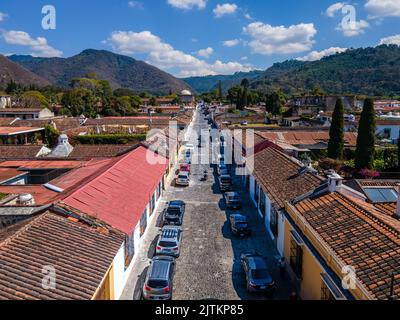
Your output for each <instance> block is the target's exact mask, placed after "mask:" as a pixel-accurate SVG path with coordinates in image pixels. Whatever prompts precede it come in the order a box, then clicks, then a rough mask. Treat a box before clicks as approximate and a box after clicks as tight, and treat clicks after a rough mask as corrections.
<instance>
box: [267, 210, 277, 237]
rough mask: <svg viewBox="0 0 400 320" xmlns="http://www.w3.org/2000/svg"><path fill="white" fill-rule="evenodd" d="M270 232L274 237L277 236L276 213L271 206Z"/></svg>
mask: <svg viewBox="0 0 400 320" xmlns="http://www.w3.org/2000/svg"><path fill="white" fill-rule="evenodd" d="M269 227H270V229H271V232H272V233H273V235H274V236H275V237H277V236H278V211H277V210H276V209H275V208H274V206H271V220H270V225H269Z"/></svg>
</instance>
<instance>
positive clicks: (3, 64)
mask: <svg viewBox="0 0 400 320" xmlns="http://www.w3.org/2000/svg"><path fill="white" fill-rule="evenodd" d="M12 80H14V81H16V82H18V83H20V84H22V85H24V86H29V85H31V84H36V85H39V86H46V85H49V84H50V82H48V81H47V80H45V79H43V78H41V77H40V76H38V75H36V74H34V73H33V72H31V71H29V70H27V69H25V68H24V67H22V66H20V65H19V64H17V63H15V62H12V61H11V60H9V59H7V58H6V57H4V56H2V55H0V87H5V86H6V85H7V84H8V83H9V82H10V81H12Z"/></svg>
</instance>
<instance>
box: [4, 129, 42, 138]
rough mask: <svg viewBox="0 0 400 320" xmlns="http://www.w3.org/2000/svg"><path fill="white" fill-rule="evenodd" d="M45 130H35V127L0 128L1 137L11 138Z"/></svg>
mask: <svg viewBox="0 0 400 320" xmlns="http://www.w3.org/2000/svg"><path fill="white" fill-rule="evenodd" d="M42 130H43V128H34V127H0V135H1V136H11V135H16V134H21V133H28V132H35V131H42Z"/></svg>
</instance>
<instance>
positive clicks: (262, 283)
mask: <svg viewBox="0 0 400 320" xmlns="http://www.w3.org/2000/svg"><path fill="white" fill-rule="evenodd" d="M240 262H241V264H242V267H243V270H244V272H245V274H246V282H247V291H248V292H264V293H271V294H272V293H273V292H274V290H275V282H274V280H273V279H272V277H271V274H270V273H269V271H268V268H267V264H266V263H265V260H264V258H263V257H262V256H260V255H259V254H257V253H253V252H246V253H242V254H241V256H240Z"/></svg>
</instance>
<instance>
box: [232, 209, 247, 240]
mask: <svg viewBox="0 0 400 320" xmlns="http://www.w3.org/2000/svg"><path fill="white" fill-rule="evenodd" d="M229 219H230V222H231V231H232V234H233V235H235V236H240V237H244V236H248V235H250V234H251V231H250V228H249V221H248V219H247V217H246V216H243V215H241V214H232V215H231V216H230V217H229Z"/></svg>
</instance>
